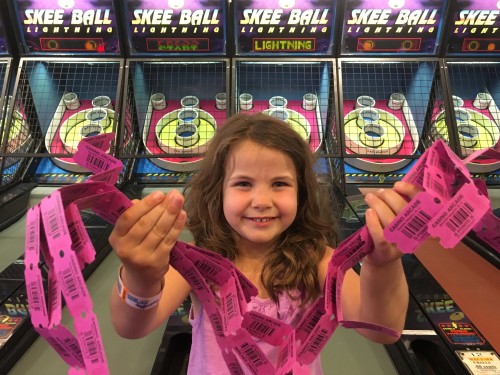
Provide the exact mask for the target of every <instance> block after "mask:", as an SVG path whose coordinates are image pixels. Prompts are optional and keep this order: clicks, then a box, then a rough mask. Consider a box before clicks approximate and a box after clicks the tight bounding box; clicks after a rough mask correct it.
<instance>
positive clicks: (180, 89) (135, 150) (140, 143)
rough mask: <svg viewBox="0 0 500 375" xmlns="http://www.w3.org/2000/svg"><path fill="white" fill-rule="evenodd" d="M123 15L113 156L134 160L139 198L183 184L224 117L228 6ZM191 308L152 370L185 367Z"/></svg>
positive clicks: (176, 319) (133, 7) (176, 6)
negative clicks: (120, 107)
mask: <svg viewBox="0 0 500 375" xmlns="http://www.w3.org/2000/svg"><path fill="white" fill-rule="evenodd" d="M122 16H123V19H124V20H125V21H124V22H123V23H124V24H125V25H126V32H127V56H128V58H127V61H126V69H125V80H124V82H125V87H124V105H123V110H122V118H123V119H125V122H122V123H121V129H122V131H121V132H120V136H121V139H122V141H121V142H119V143H118V144H119V147H118V149H117V154H118V156H119V158H120V159H122V160H123V161H128V162H130V163H131V164H133V169H132V170H131V173H130V174H129V175H128V176H127V179H128V181H129V182H130V183H131V184H132V185H134V186H137V187H138V188H139V189H141V191H143V195H145V194H147V191H144V190H147V189H160V188H161V189H169V188H177V189H181V188H182V186H183V185H184V184H185V183H186V182H187V181H188V180H189V179H190V178H191V176H193V174H195V173H196V171H197V170H198V168H199V165H200V162H201V161H202V160H203V157H204V154H205V152H206V150H207V147H208V146H209V144H210V142H211V140H212V138H213V136H214V134H215V133H216V132H217V129H218V128H219V127H221V126H223V124H224V122H225V120H226V118H227V117H228V116H229V114H230V108H231V104H230V103H231V97H230V95H231V94H230V64H229V58H228V57H227V54H228V52H227V40H226V39H227V38H226V37H227V25H226V17H227V3H226V1H224V0H216V1H210V2H207V1H201V0H200V1H184V0H171V1H168V2H166V1H165V2H158V1H148V0H143V1H126V2H124V7H123V13H122ZM124 123H130V124H131V132H130V133H127V130H126V129H124V126H123V125H124ZM127 134H131V138H130V142H129V143H128V144H127V143H126V142H124V139H125V137H126V135H127ZM142 189H144V190H142ZM189 240H190V239H188V241H189ZM189 309H190V301H189V299H187V300H186V301H184V303H183V305H182V306H179V308H178V309H177V311H176V312H175V313H174V315H173V316H171V317H170V318H169V321H168V324H167V326H166V329H165V332H164V335H163V339H162V342H161V343H160V345H159V348H158V352H157V356H156V359H155V361H154V364H153V368H152V372H151V373H152V374H164V373H171V374H181V373H184V372H185V371H186V368H187V363H188V360H189V350H190V348H191V326H190V324H189V322H188V320H187V317H188V313H189Z"/></svg>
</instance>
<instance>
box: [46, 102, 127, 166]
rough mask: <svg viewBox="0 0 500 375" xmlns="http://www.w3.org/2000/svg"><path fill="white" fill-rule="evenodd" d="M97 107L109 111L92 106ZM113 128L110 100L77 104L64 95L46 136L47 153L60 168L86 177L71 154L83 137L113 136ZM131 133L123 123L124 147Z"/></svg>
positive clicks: (113, 119)
mask: <svg viewBox="0 0 500 375" xmlns="http://www.w3.org/2000/svg"><path fill="white" fill-rule="evenodd" d="M96 103H100V104H106V105H108V107H104V106H103V107H96V106H94V105H95V104H96ZM114 127H115V111H114V110H113V109H112V103H111V99H109V97H107V96H97V97H95V98H94V99H91V100H90V99H89V100H80V99H79V98H78V96H77V95H76V94H75V93H67V94H65V95H64V96H63V97H62V98H61V101H60V102H59V106H58V108H57V110H56V111H55V113H54V116H53V118H52V121H51V123H50V126H49V129H48V130H47V133H46V135H45V146H46V148H47V150H48V151H49V153H50V154H52V155H54V156H53V157H52V158H51V160H52V161H53V162H54V164H55V165H57V166H58V167H59V168H62V169H64V170H66V171H70V172H75V173H85V172H88V171H87V170H86V169H84V168H83V167H81V166H80V165H78V164H77V163H76V162H75V161H74V160H73V158H72V154H74V153H75V152H76V151H77V149H78V144H79V143H80V141H81V140H82V139H84V138H86V137H92V136H96V135H99V134H104V133H112V132H114V131H115V129H114ZM130 129H131V127H130V124H129V123H128V122H126V126H125V127H124V135H123V145H127V144H128V143H129V142H130V139H131V130H130ZM108 151H109V150H108ZM60 155H67V156H62V157H61V156H60Z"/></svg>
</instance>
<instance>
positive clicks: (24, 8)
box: [13, 0, 121, 56]
mask: <svg viewBox="0 0 500 375" xmlns="http://www.w3.org/2000/svg"><path fill="white" fill-rule="evenodd" d="M13 5H14V8H15V13H16V14H17V16H18V18H19V29H20V30H19V34H20V39H21V45H22V48H23V49H24V50H23V54H25V55H36V54H42V55H45V54H61V53H62V54H64V53H71V54H85V55H97V54H105V55H116V56H118V55H119V54H120V53H121V48H120V43H119V31H118V24H119V23H118V22H117V18H116V11H115V6H114V2H113V1H112V0H100V1H99V2H98V4H96V2H95V1H92V0H59V1H56V0H36V1H30V0H18V1H13Z"/></svg>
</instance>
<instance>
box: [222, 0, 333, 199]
mask: <svg viewBox="0 0 500 375" xmlns="http://www.w3.org/2000/svg"><path fill="white" fill-rule="evenodd" d="M337 3H338V2H337V1H334V0H330V1H313V0H295V1H282V0H271V1H261V0H254V1H234V2H233V4H232V6H233V9H232V14H233V19H234V21H233V23H234V25H233V27H234V32H233V36H234V43H235V58H234V59H233V61H232V65H233V69H232V74H233V80H232V82H233V86H234V87H233V97H232V102H233V112H235V113H246V114H252V113H258V112H261V113H264V114H267V115H270V116H274V117H277V118H279V119H282V120H284V121H285V122H287V123H288V124H289V125H290V126H291V127H293V128H294V129H295V130H296V131H297V132H298V133H299V134H301V135H302V137H303V138H304V139H305V140H306V141H307V142H308V143H309V145H310V148H311V150H312V151H313V152H314V153H316V154H317V155H318V156H319V158H318V163H317V166H316V167H317V175H318V179H320V181H321V182H322V183H323V184H324V186H325V188H328V189H330V190H331V196H332V201H338V200H339V197H341V196H342V192H341V190H342V184H341V177H340V164H341V163H340V154H341V149H340V144H339V133H338V132H337V130H336V129H337V127H336V125H335V110H336V108H335V100H334V97H335V90H336V85H335V82H336V69H335V64H336V63H335V58H334V50H335V46H334V43H335V30H336V20H337ZM339 204H340V205H342V203H341V202H340V203H339Z"/></svg>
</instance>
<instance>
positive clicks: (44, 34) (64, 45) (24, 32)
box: [1, 0, 130, 371]
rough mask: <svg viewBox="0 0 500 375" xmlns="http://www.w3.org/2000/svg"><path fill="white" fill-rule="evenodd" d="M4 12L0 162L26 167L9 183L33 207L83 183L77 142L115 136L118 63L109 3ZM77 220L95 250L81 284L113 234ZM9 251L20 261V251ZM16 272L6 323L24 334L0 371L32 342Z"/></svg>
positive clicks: (48, 3) (13, 6) (73, 1)
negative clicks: (10, 58) (15, 295)
mask: <svg viewBox="0 0 500 375" xmlns="http://www.w3.org/2000/svg"><path fill="white" fill-rule="evenodd" d="M8 7H9V16H10V19H11V22H12V28H13V29H14V31H15V34H16V39H17V46H19V54H20V60H19V64H18V65H19V66H18V69H17V75H16V76H15V79H14V80H13V82H12V84H13V86H12V90H11V92H12V94H11V95H12V100H11V101H10V102H9V106H8V110H7V118H6V120H5V123H4V132H3V134H4V138H3V141H2V144H3V148H2V152H3V154H2V155H1V156H3V157H4V162H5V160H15V161H17V160H19V161H21V162H24V163H29V168H28V169H27V170H23V171H22V173H21V172H18V173H16V174H15V175H14V176H13V177H14V178H15V179H17V181H20V182H24V183H34V184H37V186H38V187H37V188H36V189H34V190H32V192H31V194H29V195H30V197H31V199H34V200H36V199H40V196H41V195H46V194H50V193H51V192H52V191H53V190H54V189H56V188H58V187H60V186H61V185H65V184H71V183H75V182H83V181H84V180H85V179H86V178H87V177H88V176H89V173H88V172H87V171H86V170H84V169H83V168H81V167H80V166H79V165H78V164H77V163H75V161H74V160H73V154H74V153H75V151H76V149H77V147H78V143H79V141H80V140H82V139H83V138H85V137H91V136H93V135H97V134H100V133H107V132H115V133H116V131H117V123H118V114H119V113H120V108H121V107H120V103H121V96H120V94H121V90H122V81H123V68H124V59H123V58H122V57H121V53H122V48H121V46H120V37H119V30H118V23H117V22H116V14H115V13H116V12H115V5H114V2H113V1H111V0H104V1H99V2H98V5H96V2H95V1H91V0H64V1H63V0H60V1H57V0H44V1H25V0H19V1H16V0H12V1H9V2H8ZM125 139H127V138H125ZM128 139H130V137H129V138H128ZM113 143H114V142H113ZM113 150H114V144H112V145H110V152H113ZM5 156H7V158H5ZM17 163H19V162H17ZM13 167H15V164H13V165H12V166H11V167H10V168H13ZM4 171H5V170H4ZM2 181H3V180H2ZM25 208H26V207H25ZM10 214H11V215H14V214H16V213H14V212H11V213H10ZM81 216H82V220H83V222H84V224H85V227H86V230H87V233H88V235H89V237H90V239H91V241H92V244H93V246H94V249H95V251H96V256H95V261H94V262H92V263H91V264H89V265H87V266H85V268H84V269H83V275H84V277H85V278H87V277H88V276H89V275H90V274H91V273H92V272H93V271H94V270H95V268H96V267H97V266H98V265H99V264H100V262H101V261H102V260H103V259H104V257H105V256H106V255H107V254H108V253H109V251H110V250H111V248H110V246H109V244H108V241H107V239H108V236H109V233H110V231H111V229H112V227H111V225H109V224H108V223H107V222H105V221H104V220H103V219H101V218H99V217H98V216H97V215H95V214H94V213H93V212H92V211H90V210H85V211H82V212H81ZM4 240H5V239H4ZM22 242H24V241H22ZM15 250H17V251H18V256H19V255H20V256H21V258H22V254H23V251H24V246H23V245H22V244H21V245H19V248H18V249H15ZM15 266H18V267H20V268H21V278H22V280H21V282H22V283H23V285H22V287H21V288H19V290H18V292H19V293H20V296H19V298H21V297H22V298H24V302H17V303H16V304H15V305H13V306H15V308H11V309H10V310H9V311H11V312H12V313H14V312H17V316H15V317H12V319H19V318H18V317H23V319H22V321H20V322H19V325H21V323H22V326H23V327H27V329H24V330H23V331H22V330H21V329H18V330H14V331H13V332H12V334H11V335H10V336H9V337H8V340H7V341H6V343H5V349H6V353H5V355H4V353H2V355H1V358H2V365H1V367H2V369H9V368H10V367H11V366H12V365H13V364H14V363H15V362H16V358H19V357H20V356H21V355H22V354H23V353H24V352H25V351H26V349H27V347H29V346H30V345H31V344H32V343H33V341H34V339H35V338H36V337H37V335H36V333H35V331H34V330H33V329H32V327H31V322H30V320H29V316H28V312H27V309H26V297H25V286H24V276H23V272H24V271H23V270H24V265H23V262H22V259H21V260H20V258H18V259H17V260H14V262H13V263H12V264H11V265H10V266H9V267H8V269H12V268H13V267H15ZM41 266H42V268H43V267H44V265H43V261H42V262H41ZM4 306H5V305H4ZM21 310H22V311H21ZM7 371H8V370H7Z"/></svg>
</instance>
